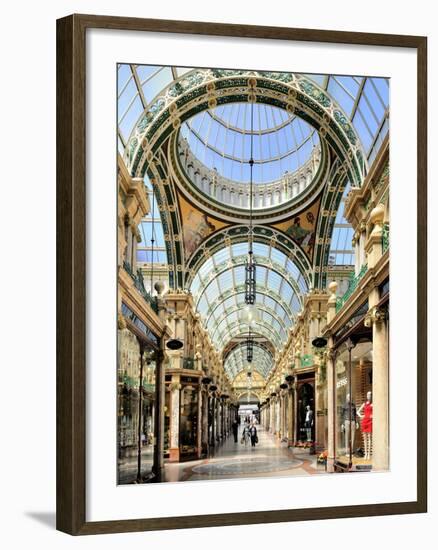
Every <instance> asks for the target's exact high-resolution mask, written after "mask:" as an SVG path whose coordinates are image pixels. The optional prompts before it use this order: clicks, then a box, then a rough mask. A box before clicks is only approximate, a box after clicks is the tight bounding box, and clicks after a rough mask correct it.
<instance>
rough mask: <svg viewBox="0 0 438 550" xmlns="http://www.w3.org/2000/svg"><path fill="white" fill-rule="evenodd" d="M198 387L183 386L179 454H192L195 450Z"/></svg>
mask: <svg viewBox="0 0 438 550" xmlns="http://www.w3.org/2000/svg"><path fill="white" fill-rule="evenodd" d="M198 393H199V392H198V388H197V387H195V386H191V385H189V386H183V387H182V389H181V395H180V403H181V416H180V452H181V455H192V454H195V453H196V452H197V436H198V397H199V396H198Z"/></svg>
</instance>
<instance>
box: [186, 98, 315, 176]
mask: <svg viewBox="0 0 438 550" xmlns="http://www.w3.org/2000/svg"><path fill="white" fill-rule="evenodd" d="M181 134H182V136H183V137H184V138H186V139H187V141H188V144H189V147H190V149H191V151H192V153H193V154H194V155H195V157H196V158H197V159H198V160H199V161H200V162H201V163H202V164H203V165H205V166H206V167H207V168H209V169H217V171H218V173H219V174H220V175H221V176H224V177H226V178H229V179H232V180H235V181H239V182H244V183H248V181H249V176H250V170H249V159H250V151H251V134H252V135H253V158H254V161H255V164H254V172H253V180H254V183H266V182H270V181H275V180H278V179H280V178H281V177H282V176H283V174H284V173H285V172H286V171H289V172H294V171H295V170H297V168H299V167H300V166H302V165H303V164H304V163H305V162H306V161H307V160H309V158H310V155H311V153H312V151H313V148H314V146H317V145H319V137H318V134H317V132H316V131H315V129H314V128H313V127H312V126H310V125H308V124H307V123H306V122H304V121H303V120H301V119H299V118H298V117H296V116H295V115H290V114H289V113H287V112H286V111H283V110H281V109H279V108H277V107H273V106H269V105H261V104H255V105H254V113H253V117H252V119H251V104H249V103H241V104H227V105H222V106H219V107H216V108H215V109H211V110H209V111H204V112H202V113H199V114H198V115H195V116H194V117H193V118H191V119H190V120H188V121H187V122H186V123H185V124H184V125H183V127H182V129H181Z"/></svg>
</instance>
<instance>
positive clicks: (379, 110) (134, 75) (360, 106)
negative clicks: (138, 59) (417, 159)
mask: <svg viewBox="0 0 438 550" xmlns="http://www.w3.org/2000/svg"><path fill="white" fill-rule="evenodd" d="M192 70H196V69H192V68H189V67H162V66H154V65H130V64H126V63H121V64H119V65H118V67H117V107H118V108H117V122H118V148H119V152H120V154H123V151H124V148H125V145H126V143H127V140H128V138H129V136H130V134H131V132H132V130H133V129H134V126H135V124H136V123H137V121H138V119H139V117H140V116H141V115H142V114H143V112H144V110H145V109H147V107H148V105H149V104H150V103H151V102H152V101H153V99H154V98H156V97H157V96H159V95H161V94H162V92H163V91H164V90H165V88H166V87H167V86H169V85H170V84H172V83H173V82H174V81H175V80H177V79H179V78H181V77H182V76H183V75H185V74H186V73H188V72H190V71H192ZM305 76H306V77H308V78H309V79H311V80H313V81H314V82H316V83H317V84H318V85H319V86H321V88H323V89H324V90H326V91H327V92H328V93H329V94H330V96H331V97H332V98H333V99H334V100H335V101H336V102H337V103H339V105H340V106H341V107H342V108H343V110H344V111H345V113H346V114H347V116H348V117H349V118H350V120H351V121H352V123H353V126H354V127H355V130H356V132H357V133H358V135H359V137H360V139H361V141H362V144H363V147H364V149H365V151H366V152H367V156H368V160H369V162H371V161H372V160H373V158H374V156H375V155H376V153H377V151H378V149H379V147H380V145H381V143H382V141H383V139H384V138H385V136H386V134H387V132H388V128H389V110H388V107H389V79H388V78H375V77H362V76H340V75H317V74H307V75H305ZM224 120H225V123H226V121H227V120H229V117H228V118H227V117H225V119H224ZM259 127H263V125H262V124H260V125H259Z"/></svg>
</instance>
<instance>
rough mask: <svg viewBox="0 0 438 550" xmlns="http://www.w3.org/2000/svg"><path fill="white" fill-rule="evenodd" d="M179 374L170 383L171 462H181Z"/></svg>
mask: <svg viewBox="0 0 438 550" xmlns="http://www.w3.org/2000/svg"><path fill="white" fill-rule="evenodd" d="M180 389H181V385H180V383H179V376H177V375H175V374H174V375H173V376H172V383H171V385H170V447H169V462H179V413H180V411H179V408H180Z"/></svg>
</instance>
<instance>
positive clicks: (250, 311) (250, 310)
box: [242, 304, 260, 328]
mask: <svg viewBox="0 0 438 550" xmlns="http://www.w3.org/2000/svg"><path fill="white" fill-rule="evenodd" d="M259 318H260V315H259V310H258V309H257V306H256V305H255V304H247V305H245V307H244V308H243V310H242V322H243V323H245V324H246V325H248V326H249V327H250V328H251V327H254V326H255V325H256V324H257V322H258V320H259Z"/></svg>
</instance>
